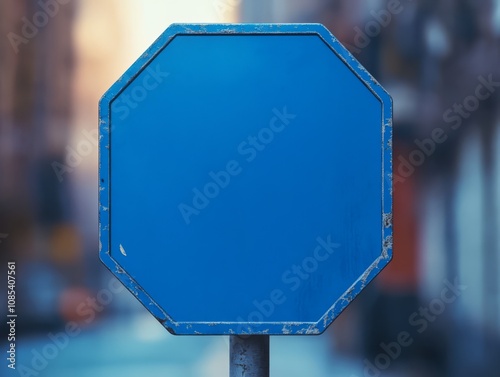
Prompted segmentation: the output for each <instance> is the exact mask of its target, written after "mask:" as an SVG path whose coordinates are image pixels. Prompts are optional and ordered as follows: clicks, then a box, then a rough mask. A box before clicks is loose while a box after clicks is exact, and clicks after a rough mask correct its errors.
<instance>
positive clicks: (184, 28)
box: [99, 24, 393, 335]
mask: <svg viewBox="0 0 500 377" xmlns="http://www.w3.org/2000/svg"><path fill="white" fill-rule="evenodd" d="M277 34H278V35H281V34H287V35H316V36H318V37H320V38H321V39H322V40H323V41H324V42H325V44H326V45H327V46H328V47H329V48H330V49H331V50H332V52H333V53H334V54H336V55H337V56H338V57H339V58H340V59H341V60H342V61H343V62H344V63H345V64H346V66H347V67H349V68H350V69H351V71H352V72H353V74H355V75H356V76H357V77H358V78H359V79H360V80H361V81H362V82H363V83H364V84H365V85H366V87H367V88H368V89H369V90H370V91H371V92H372V93H373V95H374V96H375V97H376V98H377V99H378V100H379V101H380V102H381V104H382V119H381V131H382V132H381V136H382V137H381V139H382V140H381V146H382V147H381V153H382V198H381V199H382V210H383V213H382V214H381V216H382V230H381V232H382V242H383V244H382V245H381V254H380V256H379V257H378V258H377V259H376V260H375V261H374V262H373V263H372V264H371V265H370V267H369V268H368V269H367V270H366V271H365V272H364V273H363V274H362V275H361V276H360V277H359V278H358V279H357V280H356V281H355V282H354V283H353V284H352V285H351V286H350V288H349V289H347V291H346V292H344V294H343V295H342V296H341V297H340V298H339V299H338V300H337V301H336V302H335V303H333V305H332V306H331V307H330V308H329V309H328V311H327V312H326V313H325V314H324V315H323V316H322V317H321V318H320V319H319V320H318V321H317V322H244V323H241V322H177V321H175V320H173V319H172V318H171V317H170V316H169V315H168V314H167V313H166V312H165V311H164V310H163V309H161V308H160V307H159V305H158V304H157V303H156V302H155V301H154V300H153V298H152V297H150V296H149V295H148V294H147V293H146V292H145V291H144V290H143V289H142V287H141V286H140V285H139V284H138V283H137V282H136V281H135V280H134V279H133V278H132V276H130V275H129V274H128V273H127V272H126V271H124V269H123V268H122V267H121V266H120V265H119V264H118V262H117V261H116V260H115V259H114V258H113V257H112V256H111V251H110V248H111V240H110V219H111V213H110V210H111V209H110V185H111V180H110V162H111V151H110V146H111V133H112V132H111V131H112V126H111V104H112V102H113V101H114V100H115V99H116V98H117V97H118V96H119V95H120V93H121V92H122V91H123V90H124V89H125V88H126V87H127V86H128V85H130V84H131V83H132V82H133V81H134V79H135V78H136V77H137V76H138V75H139V74H140V73H141V72H142V71H143V70H144V69H146V68H147V66H148V65H149V64H150V63H151V62H152V61H153V60H154V59H155V57H156V56H157V55H158V54H160V53H161V52H162V50H163V49H164V48H166V47H167V45H168V44H169V43H170V41H172V39H173V38H175V37H176V36H178V35H277ZM392 112H393V106H392V99H391V97H390V96H389V94H388V93H387V92H386V91H385V90H384V89H383V88H382V86H381V85H380V84H379V83H378V82H377V81H376V80H375V79H374V78H373V77H372V76H371V75H370V74H369V73H368V72H367V71H366V69H365V68H364V67H363V66H362V65H361V64H360V63H359V62H358V61H357V60H356V59H355V58H354V56H352V54H351V53H350V52H349V51H348V50H347V49H346V48H345V47H344V46H343V45H342V44H341V43H340V42H339V41H338V40H337V39H336V38H335V37H334V36H333V35H332V34H331V33H330V31H329V30H328V29H327V28H326V27H325V26H323V25H322V24H172V25H171V26H170V27H168V28H167V29H166V30H165V31H164V32H163V34H162V35H161V36H160V37H159V38H158V39H157V40H156V41H155V42H154V43H153V44H152V45H151V46H150V47H149V48H148V49H147V50H146V52H144V54H142V55H141V57H139V59H137V60H136V61H135V63H133V64H132V66H131V67H130V68H129V69H128V70H127V71H126V72H125V73H124V74H123V75H122V76H121V77H120V78H119V79H118V81H117V82H115V83H114V84H113V85H112V86H111V88H110V89H109V90H108V91H107V92H106V93H105V94H104V95H103V96H102V98H101V100H100V102H99V255H100V258H101V261H102V262H103V263H104V265H105V266H106V267H107V268H108V269H109V270H110V271H111V272H112V273H113V275H114V276H115V277H116V278H117V279H118V280H119V281H120V282H121V283H122V284H124V285H125V287H126V288H127V289H128V290H129V291H130V292H131V293H132V294H133V295H134V296H136V297H137V299H138V300H139V301H140V302H141V303H142V304H143V305H144V306H145V308H146V309H147V310H148V311H150V312H151V314H153V315H154V316H155V317H156V319H157V320H158V321H159V322H160V323H161V324H162V325H163V326H164V327H165V328H166V329H167V330H168V331H169V332H170V333H172V334H175V335H301V334H307V335H310V334H321V333H323V332H324V331H325V330H326V328H327V327H328V326H329V325H330V324H331V323H332V322H333V320H334V319H335V318H337V317H338V315H339V314H340V313H341V312H342V311H343V310H344V309H345V308H346V307H347V306H348V305H349V304H350V302H351V301H352V300H353V299H354V298H355V297H356V296H357V295H358V294H359V293H360V292H361V291H362V290H363V289H364V288H365V287H366V285H368V283H370V282H371V281H372V280H373V279H374V278H375V276H377V275H378V274H379V273H380V271H382V269H383V268H384V267H385V266H386V265H387V264H388V263H389V262H390V261H391V259H392Z"/></svg>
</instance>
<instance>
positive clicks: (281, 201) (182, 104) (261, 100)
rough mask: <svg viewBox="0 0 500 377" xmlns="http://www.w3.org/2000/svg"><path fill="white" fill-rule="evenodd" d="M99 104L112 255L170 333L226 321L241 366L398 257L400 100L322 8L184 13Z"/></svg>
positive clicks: (217, 331) (331, 308) (208, 329)
mask: <svg viewBox="0 0 500 377" xmlns="http://www.w3.org/2000/svg"><path fill="white" fill-rule="evenodd" d="M99 115H100V119H99V121H100V135H99V143H100V145H99V153H100V154H99V182H100V183H99V232H100V233H99V234H100V257H101V259H102V261H103V263H104V264H105V265H106V266H107V267H108V268H109V269H110V271H111V272H112V273H113V274H114V275H115V276H116V277H117V278H118V279H119V280H120V281H121V282H122V283H123V284H124V285H125V286H126V287H127V288H128V289H129V290H130V291H131V292H132V293H133V294H134V295H135V296H136V297H137V299H138V300H139V301H140V302H141V303H142V304H143V305H144V306H145V308H146V309H147V310H149V311H150V312H151V313H152V314H153V315H154V316H155V317H156V318H157V319H158V321H159V322H160V323H161V324H162V325H163V326H164V327H165V328H166V329H167V330H168V331H169V332H171V333H172V334H175V335H229V336H231V375H234V376H237V375H243V374H244V375H245V376H246V377H248V376H250V375H256V376H267V375H268V374H269V335H312V334H320V333H322V332H323V331H325V329H326V328H327V327H328V326H329V325H330V324H331V323H332V322H333V320H335V318H336V317H337V316H338V315H339V314H340V313H341V312H342V311H343V310H344V309H345V307H346V306H347V305H349V304H350V302H351V301H352V300H353V299H354V298H355V297H356V296H357V295H358V294H359V293H360V292H361V291H362V290H363V289H364V288H365V287H366V285H367V284H368V283H369V282H370V281H372V280H373V278H374V277H375V276H376V275H377V274H378V273H379V272H380V271H381V270H382V269H383V268H384V267H385V266H386V265H387V264H388V263H389V262H390V260H391V258H392V101H391V98H390V97H389V95H388V94H387V93H386V91H385V90H384V89H383V88H382V87H381V86H380V85H379V84H378V83H377V81H376V80H375V79H374V78H373V77H372V76H371V75H370V74H369V73H368V72H367V71H366V70H365V69H364V68H363V67H362V66H361V65H360V64H359V63H358V62H357V60H356V59H354V57H353V56H352V55H351V54H350V53H349V52H348V51H347V50H346V49H345V48H344V47H343V46H342V45H341V44H340V43H339V41H338V40H337V39H336V38H335V37H334V36H333V35H332V34H331V33H330V32H329V31H328V30H327V29H326V28H325V27H324V26H322V25H319V24H210V25H206V24H182V25H172V26H170V27H169V28H168V29H167V30H166V31H165V32H164V33H163V34H162V35H161V36H160V37H159V38H158V39H157V40H156V41H155V42H154V43H153V45H152V46H151V47H150V48H149V49H148V50H147V51H146V52H145V53H144V54H143V55H141V57H140V58H139V59H138V60H137V61H136V62H135V63H134V64H133V65H132V66H131V67H130V68H129V69H128V70H127V71H126V72H125V74H124V75H123V76H122V77H121V78H120V79H119V80H118V81H117V82H116V83H115V84H114V85H113V86H112V87H111V88H110V89H109V90H108V91H107V92H106V93H105V94H104V96H103V97H102V99H101V102H100V106H99ZM251 373H253V374H251Z"/></svg>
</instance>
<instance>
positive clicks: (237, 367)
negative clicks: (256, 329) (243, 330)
mask: <svg viewBox="0 0 500 377" xmlns="http://www.w3.org/2000/svg"><path fill="white" fill-rule="evenodd" d="M229 376H230V377H269V335H253V336H238V335H231V336H230V337H229Z"/></svg>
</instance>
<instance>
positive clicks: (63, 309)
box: [0, 0, 500, 377]
mask: <svg viewBox="0 0 500 377" xmlns="http://www.w3.org/2000/svg"><path fill="white" fill-rule="evenodd" d="M181 22H209V23H216V22H319V23H323V24H324V25H325V26H326V27H327V28H329V29H330V31H332V33H333V34H334V35H335V36H336V37H337V38H338V39H339V40H340V41H341V42H342V43H343V44H344V45H345V46H346V47H347V48H348V49H349V50H350V52H351V53H352V54H353V55H354V57H356V58H357V59H358V60H359V61H360V62H361V63H362V64H363V65H364V66H365V67H366V68H367V69H368V71H369V72H370V73H371V74H372V75H373V76H374V77H375V78H376V79H377V80H378V81H379V82H380V83H381V84H382V85H383V86H384V87H385V89H387V91H388V92H389V93H390V94H391V95H392V97H393V100H394V111H395V113H394V121H395V123H394V156H393V159H394V177H393V178H394V188H393V190H394V191H393V193H394V234H395V238H394V260H393V262H392V264H391V265H390V266H389V267H388V268H387V269H386V270H384V271H383V272H382V273H381V274H380V275H379V276H378V277H377V278H376V280H375V282H374V283H373V284H372V285H371V286H370V287H369V288H368V289H367V290H365V291H364V292H363V293H362V294H361V295H360V297H358V298H357V299H356V300H355V302H354V303H353V304H352V305H351V306H350V307H349V308H348V309H347V310H346V311H345V312H344V313H343V314H342V315H341V316H340V317H339V319H338V320H337V321H335V322H334V323H333V325H332V326H330V328H329V329H328V330H327V331H326V332H325V333H324V334H323V335H321V336H313V337H274V338H272V339H271V374H272V375H273V376H287V377H293V376H307V377H316V376H318V377H319V376H332V377H333V376H342V377H364V376H369V377H378V376H394V377H396V376H398V377H399V376H400V377H407V376H408V377H410V376H411V377H417V376H418V377H420V376H426V377H427V376H429V377H434V376H453V377H460V376H470V375H476V376H485V377H488V376H492V377H498V376H499V375H500V372H499V371H500V358H499V357H498V356H499V355H500V277H499V269H500V239H499V235H498V233H499V231H498V230H499V228H500V220H499V215H500V127H499V124H500V111H499V109H500V0H480V1H474V0H143V1H139V0H104V1H102V0H101V1H99V0H39V1H37V0H1V1H0V277H1V280H2V281H4V280H5V285H4V286H2V287H0V317H1V318H2V319H1V321H2V327H1V330H2V332H1V334H2V335H1V336H2V338H1V339H0V351H1V354H2V355H3V356H2V357H1V358H0V376H10V375H13V376H14V375H20V376H40V377H67V376H72V377H87V376H88V377H90V376H92V377H105V376H106V377H107V376H121V377H128V376H131V377H132V376H151V377H157V376H158V377H159V376H179V377H180V376H207V377H210V376H224V375H228V339H227V338H226V337H174V336H172V335H170V334H169V333H167V331H165V330H164V328H163V327H162V326H161V325H160V324H159V323H157V322H156V320H155V319H154V318H153V317H152V316H151V315H149V313H148V312H147V311H146V310H145V309H144V308H143V307H142V306H141V305H140V304H139V303H138V302H136V300H135V298H134V297H133V296H132V295H131V294H130V293H129V292H128V291H126V289H125V288H123V287H121V285H120V284H119V283H117V282H116V281H115V279H114V278H113V277H112V275H111V274H110V273H109V272H108V271H107V270H106V269H105V268H104V267H103V266H102V265H101V263H100V262H99V258H98V249H99V246H98V216H97V213H98V206H97V193H98V192H97V190H98V189H97V159H98V149H97V124H98V121H97V118H98V115H97V104H98V100H99V98H100V96H101V95H102V94H103V93H104V91H105V90H106V89H107V88H109V87H110V85H111V84H113V83H114V82H115V81H116V80H117V79H118V78H119V76H120V75H121V74H122V73H123V72H124V71H125V70H126V69H127V68H128V67H129V66H130V65H131V64H132V63H133V62H134V60H135V59H136V58H137V57H138V56H140V55H141V54H142V53H143V52H144V50H146V48H147V47H148V46H149V45H150V44H151V43H152V42H153V41H154V40H155V39H156V38H157V37H158V36H159V35H160V34H161V33H162V32H163V31H164V30H165V29H166V28H167V27H168V26H169V25H170V24H171V23H181ZM144 236H145V237H147V235H144ZM7 261H15V262H16V266H17V275H16V277H17V312H18V319H17V339H16V347H17V349H16V352H17V364H16V366H17V369H16V370H15V371H13V370H11V369H8V367H7V365H8V361H7V360H6V357H7V356H6V355H7V352H6V351H8V347H7V343H8V342H7V332H8V327H7V326H6V324H5V322H6V321H4V319H5V318H6V316H7V290H6V289H4V287H5V288H6V284H7V283H6V280H7V279H6V276H7Z"/></svg>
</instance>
